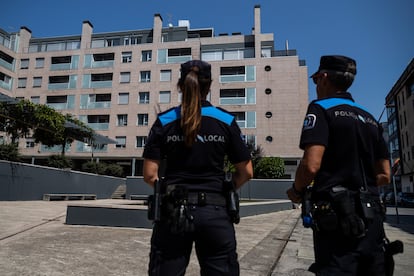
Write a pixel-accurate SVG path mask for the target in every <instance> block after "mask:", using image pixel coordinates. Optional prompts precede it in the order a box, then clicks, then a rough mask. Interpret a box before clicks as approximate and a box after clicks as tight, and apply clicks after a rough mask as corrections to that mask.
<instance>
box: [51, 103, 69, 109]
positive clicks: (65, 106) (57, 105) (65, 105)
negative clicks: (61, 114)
mask: <svg viewBox="0 0 414 276" xmlns="http://www.w3.org/2000/svg"><path fill="white" fill-rule="evenodd" d="M47 106H49V107H51V108H53V109H56V110H62V109H68V103H48V104H47Z"/></svg>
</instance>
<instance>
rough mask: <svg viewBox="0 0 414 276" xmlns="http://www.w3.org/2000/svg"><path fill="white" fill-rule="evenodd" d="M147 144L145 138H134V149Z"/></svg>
mask: <svg viewBox="0 0 414 276" xmlns="http://www.w3.org/2000/svg"><path fill="white" fill-rule="evenodd" d="M146 142H147V136H137V137H136V147H137V148H143V147H145V143H146Z"/></svg>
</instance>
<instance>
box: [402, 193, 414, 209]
mask: <svg viewBox="0 0 414 276" xmlns="http://www.w3.org/2000/svg"><path fill="white" fill-rule="evenodd" d="M401 206H404V207H414V193H401Z"/></svg>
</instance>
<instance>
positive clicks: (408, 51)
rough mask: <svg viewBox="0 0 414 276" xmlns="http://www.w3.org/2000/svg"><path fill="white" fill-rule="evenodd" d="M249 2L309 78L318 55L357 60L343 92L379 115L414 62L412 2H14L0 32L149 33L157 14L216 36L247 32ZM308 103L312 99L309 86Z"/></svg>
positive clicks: (3, 11) (279, 45) (5, 3)
mask: <svg viewBox="0 0 414 276" xmlns="http://www.w3.org/2000/svg"><path fill="white" fill-rule="evenodd" d="M256 4H259V5H260V6H261V17H262V25H261V27H262V32H263V33H273V34H274V35H275V44H276V49H277V50H282V49H284V47H285V41H286V40H288V42H289V48H290V49H296V50H297V51H298V54H299V57H300V59H304V60H306V64H307V66H308V72H309V74H311V73H313V72H314V71H315V70H316V69H317V67H318V65H319V58H320V56H321V55H325V54H343V55H348V56H350V57H353V58H354V59H356V61H357V67H358V74H357V78H356V80H355V82H354V85H353V86H352V87H351V89H350V92H351V93H352V94H353V95H354V98H355V99H356V101H358V102H359V103H360V104H361V105H363V106H365V107H366V108H367V110H368V111H370V112H371V113H372V114H373V115H374V116H375V117H376V118H378V117H379V115H380V114H381V111H382V110H383V107H384V103H385V96H386V95H387V94H388V92H389V91H390V90H391V88H392V87H393V85H394V84H395V82H396V81H397V80H398V78H399V76H400V75H401V74H402V72H403V71H404V69H405V68H406V66H407V65H408V63H409V62H410V61H411V59H412V58H413V57H414V30H413V29H414V13H413V11H414V0H345V1H334V0H317V1H309V0H284V1H279V0H209V1H198V0H192V1H188V0H116V1H108V0H99V1H92V0H70V1H69V0H65V1H64V0H36V1H34V0H13V1H3V3H2V9H1V16H0V28H2V29H4V30H6V31H8V32H13V31H18V30H19V29H20V27H21V26H26V27H28V28H29V29H31V31H32V36H33V37H38V38H40V37H52V36H65V35H80V34H81V30H82V21H84V20H89V21H90V22H91V23H92V25H93V26H94V33H102V32H111V31H125V30H136V29H149V28H152V24H153V16H154V14H156V13H159V14H161V16H162V18H163V20H164V25H165V26H167V24H168V23H172V24H174V25H177V22H178V20H180V19H186V20H190V24H191V25H190V27H191V28H194V29H195V28H206V27H213V28H214V31H215V34H219V33H233V32H242V33H243V34H250V33H251V29H252V27H253V24H254V22H253V10H254V5H256ZM309 97H310V100H312V99H314V98H315V97H316V94H315V87H314V85H313V83H311V82H309ZM384 119H385V117H383V118H382V121H384Z"/></svg>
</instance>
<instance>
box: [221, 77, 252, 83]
mask: <svg viewBox="0 0 414 276" xmlns="http://www.w3.org/2000/svg"><path fill="white" fill-rule="evenodd" d="M245 79H246V75H224V76H220V82H244V81H245Z"/></svg>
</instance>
